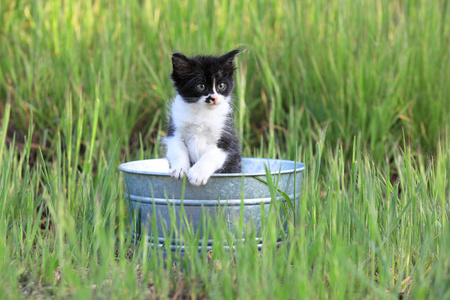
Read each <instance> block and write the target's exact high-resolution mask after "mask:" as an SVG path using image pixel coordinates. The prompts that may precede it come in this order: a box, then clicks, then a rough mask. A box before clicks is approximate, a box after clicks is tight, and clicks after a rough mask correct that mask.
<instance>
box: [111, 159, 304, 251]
mask: <svg viewBox="0 0 450 300" xmlns="http://www.w3.org/2000/svg"><path fill="white" fill-rule="evenodd" d="M266 169H267V170H268V172H269V173H270V176H271V177H272V180H273V182H275V183H276V186H277V188H278V190H279V191H282V192H284V193H285V194H287V195H288V196H289V198H290V199H291V200H292V202H294V203H297V201H298V199H299V197H300V186H301V181H302V175H303V170H304V164H302V163H299V162H294V161H289V160H280V159H262V158H242V173H230V174H213V175H212V176H211V178H210V179H209V180H208V183H207V184H206V185H204V186H198V187H197V186H193V185H191V184H189V182H187V181H186V183H185V184H184V187H183V181H182V180H177V179H174V178H172V177H170V176H169V174H168V171H169V163H168V161H167V159H165V158H161V159H148V160H139V161H132V162H127V163H124V164H121V165H120V166H119V170H120V171H122V172H123V175H124V180H125V189H126V194H125V197H126V198H127V199H128V201H129V207H130V209H131V210H132V211H133V212H136V213H137V214H138V215H137V216H136V219H137V220H140V221H138V222H139V224H137V226H136V228H141V226H146V227H147V229H148V230H147V232H149V233H150V234H151V233H152V232H155V230H156V232H157V234H158V236H159V238H158V239H154V238H153V237H152V236H146V237H143V236H141V235H142V234H141V232H142V230H140V229H139V230H137V232H133V235H134V237H135V238H137V239H140V238H146V239H147V240H148V242H149V243H150V244H151V245H152V246H158V247H162V246H163V245H164V243H166V242H169V243H170V248H171V249H172V250H176V249H177V248H181V250H184V247H185V246H184V245H183V241H180V240H176V239H174V238H171V239H170V241H166V239H167V237H165V235H164V234H165V230H167V228H169V227H170V226H171V223H172V222H173V221H175V222H177V224H176V226H180V225H181V224H183V223H184V222H185V220H186V219H187V220H188V222H189V223H190V224H191V226H192V229H193V230H194V231H195V232H197V231H199V233H200V237H201V236H202V226H201V224H202V217H205V215H206V216H209V218H210V220H214V218H215V217H216V216H217V215H218V213H219V214H221V215H223V216H224V217H225V220H226V226H227V227H228V229H229V230H231V231H232V232H234V230H235V224H234V223H235V221H236V220H238V219H239V217H240V214H241V205H242V206H243V209H244V212H243V218H244V222H245V223H248V224H250V223H251V224H252V229H253V230H254V231H255V234H256V240H257V243H258V247H261V245H262V239H261V235H262V232H261V228H262V226H261V222H262V219H261V215H262V209H264V210H265V215H266V216H267V215H268V213H269V209H270V206H271V203H272V201H274V200H273V199H272V196H271V193H270V190H269V188H268V186H267V184H266V183H265V182H267V179H268V178H267V172H266ZM273 198H274V199H275V201H286V199H285V198H284V197H283V196H282V195H281V193H279V192H276V195H274V197H273ZM295 207H298V205H295ZM154 210H155V211H154ZM181 213H183V214H185V216H183V217H180V214H181ZM171 214H172V217H171ZM202 214H203V216H202ZM173 215H174V216H175V218H174V217H173ZM154 216H155V218H156V220H153V224H156V228H152V227H151V224H152V218H153V217H154ZM132 222H134V221H132ZM164 227H165V228H164ZM280 242H281V241H280ZM212 243H213V241H212V239H211V238H209V239H208V241H207V245H208V246H207V248H208V250H209V249H211V248H212ZM200 244H201V243H200ZM200 249H201V247H199V250H200Z"/></svg>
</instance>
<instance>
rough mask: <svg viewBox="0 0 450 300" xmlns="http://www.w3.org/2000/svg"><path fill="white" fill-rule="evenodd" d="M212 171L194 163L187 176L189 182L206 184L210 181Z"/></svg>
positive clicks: (197, 184)
mask: <svg viewBox="0 0 450 300" xmlns="http://www.w3.org/2000/svg"><path fill="white" fill-rule="evenodd" d="M211 175H212V174H211V173H210V172H208V171H207V170H205V169H202V168H199V166H197V165H194V166H193V167H192V168H190V169H189V172H188V173H187V177H188V179H189V182H190V183H191V184H193V185H196V186H199V185H205V184H206V183H207V182H208V179H209V177H211Z"/></svg>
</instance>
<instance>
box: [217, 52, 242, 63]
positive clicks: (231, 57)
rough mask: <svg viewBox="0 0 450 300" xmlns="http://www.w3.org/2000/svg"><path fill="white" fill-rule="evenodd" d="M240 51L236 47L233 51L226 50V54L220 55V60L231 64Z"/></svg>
mask: <svg viewBox="0 0 450 300" xmlns="http://www.w3.org/2000/svg"><path fill="white" fill-rule="evenodd" d="M240 52H241V50H239V49H236V50H233V51H230V52H228V53H227V54H224V55H222V56H221V57H220V60H221V61H223V63H224V64H231V65H233V62H234V57H235V56H236V55H238V54H239V53H240Z"/></svg>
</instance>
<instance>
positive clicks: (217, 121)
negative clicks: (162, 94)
mask: <svg viewBox="0 0 450 300" xmlns="http://www.w3.org/2000/svg"><path fill="white" fill-rule="evenodd" d="M205 100H206V97H202V98H201V99H200V100H199V101H197V102H196V103H186V102H185V101H184V100H183V99H182V98H181V96H180V95H177V96H176V97H175V99H174V101H173V103H172V106H171V114H172V120H173V123H174V126H175V133H174V136H172V137H169V138H166V141H165V143H166V146H167V159H168V160H169V162H170V166H171V168H170V175H171V176H173V177H175V178H181V177H182V176H183V174H184V173H187V175H188V178H189V181H190V182H191V183H192V184H194V185H200V184H205V183H206V182H207V180H208V179H209V177H210V176H211V175H212V174H213V173H214V172H215V171H217V170H218V169H220V167H222V166H223V164H224V162H225V160H226V157H227V154H226V152H224V151H222V150H221V149H219V148H218V147H217V142H218V141H219V139H220V137H221V134H222V130H223V128H224V126H225V122H226V120H227V118H228V115H229V113H230V110H231V107H230V104H229V103H230V101H229V100H230V99H228V98H226V97H223V96H222V95H220V94H219V95H218V97H217V100H216V103H215V104H209V103H206V102H205ZM190 162H192V163H194V165H193V166H192V168H190V169H189V166H190Z"/></svg>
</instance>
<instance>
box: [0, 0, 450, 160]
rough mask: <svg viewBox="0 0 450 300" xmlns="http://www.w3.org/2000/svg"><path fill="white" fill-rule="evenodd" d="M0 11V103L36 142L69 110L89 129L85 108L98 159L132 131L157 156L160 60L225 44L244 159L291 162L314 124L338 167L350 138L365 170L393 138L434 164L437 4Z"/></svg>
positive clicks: (444, 49) (23, 5) (442, 106)
mask: <svg viewBox="0 0 450 300" xmlns="http://www.w3.org/2000/svg"><path fill="white" fill-rule="evenodd" d="M1 10H2V14H1V20H0V21H1V23H2V28H1V31H0V38H1V41H2V42H1V45H0V53H1V54H0V55H1V57H2V59H1V62H0V70H1V72H0V83H1V84H0V98H1V99H6V98H7V96H8V94H10V95H11V98H12V101H14V103H15V104H14V106H13V110H12V120H13V122H14V124H15V125H16V126H17V127H18V128H20V129H22V130H23V131H26V130H27V128H28V126H27V124H29V122H30V116H31V115H33V117H34V121H35V122H34V123H35V126H36V131H35V132H36V135H37V138H38V139H39V140H40V141H41V142H43V139H44V137H43V136H44V133H47V137H48V139H49V141H50V143H52V142H55V141H56V139H57V133H58V132H59V131H61V130H62V128H61V126H60V124H61V122H62V120H63V119H64V118H65V117H66V116H65V115H64V114H63V108H64V107H65V106H67V105H69V104H71V105H72V106H73V109H72V113H73V114H78V116H77V117H76V118H75V119H74V120H75V121H78V120H80V121H81V120H82V122H84V123H83V124H82V127H83V128H89V127H91V126H92V125H93V124H94V123H93V122H94V119H95V118H94V117H95V116H93V114H94V112H95V110H94V109H93V108H94V107H96V103H97V102H96V101H97V100H98V101H99V103H97V105H98V109H99V110H98V116H99V118H98V124H97V125H98V128H99V130H98V132H99V136H98V137H97V140H98V141H103V143H104V144H103V145H102V147H98V148H97V149H100V148H103V149H108V152H109V153H112V151H113V150H112V149H113V148H114V146H115V144H116V142H117V140H118V139H119V138H122V139H123V140H124V141H125V143H123V144H122V145H121V146H123V147H124V149H123V151H124V152H125V153H126V154H128V155H130V154H131V153H130V152H134V151H130V148H131V150H134V146H135V145H136V144H137V141H138V140H139V136H138V132H140V133H142V137H143V141H144V144H145V148H146V149H147V148H149V149H155V147H156V149H157V150H158V151H157V152H159V149H158V139H157V136H158V134H160V133H161V131H163V130H164V126H159V125H163V123H164V121H165V118H164V113H163V111H164V109H165V106H166V103H167V102H168V101H169V99H170V97H171V96H172V94H173V89H172V87H171V83H170V80H169V78H168V75H169V73H170V71H171V63H170V54H171V52H172V51H182V52H185V53H186V54H188V55H192V54H197V53H222V52H225V51H228V50H230V49H233V48H236V47H240V48H242V49H246V51H245V52H244V53H243V54H241V56H240V57H239V62H238V65H239V76H238V87H237V90H236V96H237V98H238V101H237V103H236V105H237V111H238V116H239V118H238V121H239V122H238V125H239V126H238V127H239V129H240V132H241V134H242V136H243V143H244V145H245V146H247V148H246V149H248V150H247V153H248V154H251V153H252V152H254V151H255V150H253V149H258V148H261V149H262V150H261V151H263V152H264V154H266V155H268V156H272V157H275V156H286V155H287V156H289V157H290V158H293V157H294V155H295V153H296V151H297V145H305V144H310V143H314V142H316V141H317V138H318V135H319V132H320V131H321V130H322V129H323V128H325V127H327V128H328V130H327V132H328V135H327V142H326V145H327V146H332V147H334V146H335V145H336V143H337V142H339V141H342V142H343V145H344V151H345V154H346V157H347V158H349V157H350V155H351V144H352V140H353V136H357V135H361V138H362V140H363V142H364V146H365V147H367V149H369V150H371V152H372V153H373V156H374V158H375V160H376V161H377V162H380V161H383V160H384V158H385V156H386V155H388V156H389V157H392V155H393V153H392V151H391V149H393V146H398V145H399V144H400V145H401V144H402V143H401V140H402V137H403V134H405V135H406V137H407V141H408V144H410V145H411V146H412V150H413V151H414V152H416V151H417V149H418V148H419V147H420V148H421V150H422V151H425V152H430V153H434V152H435V150H436V144H437V141H438V139H439V135H440V134H441V133H442V126H443V125H444V124H445V123H446V122H447V120H448V119H449V117H450V115H449V111H450V107H449V105H450V104H449V103H450V101H448V99H449V97H450V96H449V85H448V84H447V80H446V79H447V78H448V77H449V76H450V74H449V72H450V71H449V68H448V66H449V65H450V58H449V51H448V44H449V42H450V26H449V25H448V24H449V23H450V22H447V21H448V14H449V10H450V7H449V5H448V3H447V1H434V2H433V3H429V1H408V2H403V1H356V2H354V1H325V0H323V1H299V2H296V1H281V2H280V1H263V2H259V3H253V2H250V1H241V2H239V3H223V2H222V1H164V2H155V1H142V2H138V1H114V2H111V1H109V2H108V1H106V2H105V1H92V2H89V1H81V2H79V1H68V2H67V1H65V2H60V1H2V4H1ZM68 98H71V99H72V101H71V102H69V101H68ZM80 115H83V116H85V117H83V118H80V117H79V116H80ZM155 125H156V127H155ZM133 128H134V130H133ZM82 137H83V138H82V141H89V140H90V137H91V136H90V132H88V131H87V130H84V132H83V135H82ZM261 151H260V152H261Z"/></svg>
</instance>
